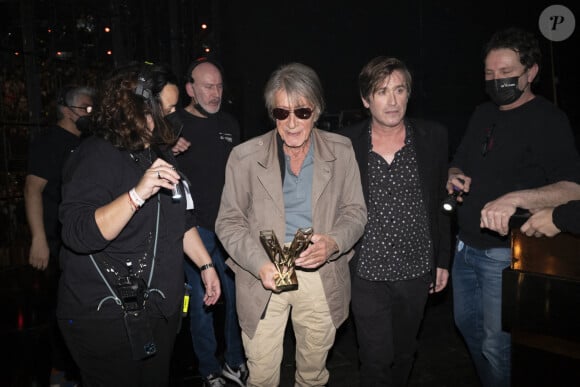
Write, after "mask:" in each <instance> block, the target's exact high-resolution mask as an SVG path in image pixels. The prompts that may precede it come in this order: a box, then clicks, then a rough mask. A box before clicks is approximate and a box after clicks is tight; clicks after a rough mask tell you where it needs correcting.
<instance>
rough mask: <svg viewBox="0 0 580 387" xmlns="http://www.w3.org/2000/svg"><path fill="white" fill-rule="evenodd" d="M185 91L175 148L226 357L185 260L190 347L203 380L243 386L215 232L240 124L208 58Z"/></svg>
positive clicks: (229, 291) (194, 68)
mask: <svg viewBox="0 0 580 387" xmlns="http://www.w3.org/2000/svg"><path fill="white" fill-rule="evenodd" d="M185 90H186V92H187V95H188V96H189V97H190V98H191V100H190V102H189V104H188V105H187V106H186V107H185V109H179V110H178V111H177V112H176V114H177V115H178V117H179V118H180V119H181V122H182V123H183V129H182V131H181V137H180V139H179V140H178V142H177V144H176V145H175V146H174V147H173V152H174V154H176V155H177V161H178V162H179V166H180V169H181V170H182V171H183V173H185V175H186V176H187V177H188V178H189V180H190V181H191V182H192V192H191V193H192V196H193V200H194V202H195V211H196V216H197V220H198V222H199V225H198V231H199V234H200V236H201V239H202V240H203V243H204V245H205V247H206V249H207V251H208V252H209V254H210V256H211V258H212V261H213V264H214V266H215V268H216V270H217V272H218V274H219V276H220V280H221V284H222V295H223V301H224V304H225V306H224V307H225V316H224V318H225V322H224V338H225V353H224V358H225V362H224V364H223V366H222V364H221V363H220V361H219V360H218V358H217V357H216V356H217V354H216V351H217V339H216V335H215V332H214V321H213V316H214V310H213V309H212V308H207V307H204V305H203V302H202V300H203V286H202V282H201V277H200V273H199V270H198V269H197V268H196V267H194V266H193V265H192V264H191V263H190V262H188V261H187V260H186V261H185V263H184V265H185V274H186V277H187V282H188V284H189V286H190V287H191V290H190V292H191V294H190V301H189V313H190V316H191V319H190V331H191V337H192V342H193V349H194V352H195V354H196V357H197V359H198V368H199V373H200V375H201V377H202V379H203V385H204V386H208V387H220V386H225V384H226V381H225V380H224V378H227V379H229V380H231V381H232V382H234V383H236V384H237V385H239V386H245V382H246V379H247V377H248V371H247V368H246V359H245V356H244V348H243V345H242V339H241V336H240V326H239V323H238V318H237V313H236V299H235V288H234V278H233V273H232V272H231V270H230V269H229V268H227V266H226V265H225V252H224V250H223V247H222V245H221V243H220V242H219V240H218V239H217V237H216V234H215V226H214V225H215V220H216V217H217V213H218V209H219V204H220V198H221V194H222V188H223V185H224V181H225V169H226V163H227V160H228V156H229V154H230V151H231V150H232V148H233V147H234V146H235V145H237V144H239V142H240V129H239V126H238V123H237V121H236V120H235V119H234V117H232V116H231V115H230V114H228V113H226V112H223V111H221V110H220V108H221V104H222V96H223V79H222V72H221V67H220V66H219V64H218V63H217V62H215V61H213V60H212V59H209V58H198V59H196V60H194V61H193V62H192V63H191V64H190V65H189V68H188V71H187V73H186V84H185Z"/></svg>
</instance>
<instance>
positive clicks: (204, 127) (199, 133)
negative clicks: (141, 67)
mask: <svg viewBox="0 0 580 387" xmlns="http://www.w3.org/2000/svg"><path fill="white" fill-rule="evenodd" d="M178 114H179V116H180V117H181V120H182V122H183V130H182V132H181V136H183V137H184V138H185V139H186V140H188V141H189V142H191V146H190V147H189V149H188V150H186V151H185V152H183V153H182V154H180V155H179V156H177V161H178V163H179V169H180V170H181V171H182V172H183V173H184V174H185V175H186V176H187V177H188V178H189V179H190V180H191V183H192V187H191V195H192V197H193V201H194V206H195V212H196V217H197V221H198V222H199V225H200V226H201V227H204V228H207V229H209V230H211V231H214V229H215V220H216V217H217V213H218V210H219V206H220V201H221V197H222V190H223V187H224V182H225V170H226V163H227V161H228V157H229V154H230V152H231V150H232V148H233V147H234V146H236V145H238V144H239V143H240V128H239V126H238V123H237V122H236V120H235V119H234V118H233V117H232V116H231V115H230V114H228V113H226V112H218V113H216V114H212V115H210V116H209V117H208V118H200V117H197V116H194V115H193V114H191V113H189V112H188V111H187V110H185V109H180V110H178ZM216 171H222V173H216Z"/></svg>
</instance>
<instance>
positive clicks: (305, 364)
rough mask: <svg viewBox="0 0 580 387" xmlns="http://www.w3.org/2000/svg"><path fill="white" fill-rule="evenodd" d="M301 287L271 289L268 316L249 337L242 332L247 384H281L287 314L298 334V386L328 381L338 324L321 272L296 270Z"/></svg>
mask: <svg viewBox="0 0 580 387" xmlns="http://www.w3.org/2000/svg"><path fill="white" fill-rule="evenodd" d="M297 277H298V290H294V291H287V292H282V293H272V297H271V298H270V302H269V303H268V308H267V310H266V314H265V317H264V318H263V319H262V320H260V322H259V324H258V328H257V330H256V334H255V335H254V337H253V338H252V339H250V338H249V337H248V336H247V335H246V334H244V333H242V340H243V342H244V348H245V350H246V357H247V358H248V369H249V371H250V376H249V378H248V381H247V386H248V387H273V386H278V385H280V365H281V363H282V357H283V354H284V348H283V346H284V332H285V330H286V323H287V322H288V315H290V316H291V318H292V327H293V329H294V334H295V337H296V375H295V380H296V381H295V386H300V387H313V386H323V385H325V384H326V383H328V379H329V372H328V370H327V369H326V359H327V357H328V352H329V351H330V348H331V347H332V345H333V344H334V338H335V336H336V328H335V326H334V324H333V323H332V319H331V317H330V311H329V309H328V303H327V302H326V297H325V295H324V289H323V288H322V281H321V279H320V275H319V274H318V272H304V271H301V270H298V271H297Z"/></svg>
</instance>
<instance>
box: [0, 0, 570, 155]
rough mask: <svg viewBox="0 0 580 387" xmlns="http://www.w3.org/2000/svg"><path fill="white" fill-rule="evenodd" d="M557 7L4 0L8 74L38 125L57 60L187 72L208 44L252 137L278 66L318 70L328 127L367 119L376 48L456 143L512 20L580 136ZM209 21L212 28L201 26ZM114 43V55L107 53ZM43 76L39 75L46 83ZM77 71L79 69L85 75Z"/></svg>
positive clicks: (453, 2)
mask: <svg viewBox="0 0 580 387" xmlns="http://www.w3.org/2000/svg"><path fill="white" fill-rule="evenodd" d="M557 3H558V4H562V5H565V6H566V7H568V8H569V9H570V10H571V11H572V13H574V14H577V13H578V11H580V8H579V6H578V4H577V2H573V1H569V0H567V1H558V2H557ZM553 4H554V3H553V2H550V1H540V0H530V1H509V0H506V1H498V0H487V1H478V2H473V1H462V0H450V1H438V0H435V1H431V0H407V1H401V0H399V1H386V0H384V1H368V0H358V1H353V0H342V1H330V0H321V1H312V0H311V1H304V0H295V1H292V2H277V1H260V2H253V1H234V0H198V1H193V0H190V1H184V0H168V1H158V0H156V1H153V0H142V1H141V0H103V1H87V0H20V1H14V0H0V15H1V16H0V19H2V20H3V22H2V23H1V26H0V31H1V32H2V35H1V37H0V47H1V51H0V55H1V57H2V65H1V66H2V70H3V71H2V73H3V74H4V75H5V76H7V75H8V74H13V73H14V72H16V73H18V74H20V75H21V76H22V78H23V80H24V82H25V84H26V87H27V94H28V97H29V98H28V99H29V101H28V105H29V106H28V107H29V111H30V114H29V115H28V117H31V118H32V121H33V124H34V123H35V122H34V121H35V117H37V118H36V120H38V121H40V122H41V123H43V122H47V121H49V119H50V114H49V113H45V114H42V113H36V112H34V109H37V110H41V111H45V110H47V106H49V104H50V103H51V96H52V95H53V93H54V90H42V89H43V88H46V87H45V83H46V80H45V79H49V80H50V81H49V82H48V84H49V88H53V89H56V88H57V86H59V85H60V84H61V83H66V82H68V81H70V76H69V77H68V78H67V76H64V75H63V73H66V72H64V71H63V70H62V69H61V68H59V66H60V67H71V68H73V67H77V68H85V69H86V68H91V69H95V70H94V71H98V72H103V73H104V72H105V71H106V70H109V69H110V68H112V67H114V66H115V65H118V64H121V63H123V62H126V61H128V60H133V59H136V60H150V61H153V62H156V61H160V62H166V63H169V64H170V65H171V66H172V67H173V69H174V70H175V71H176V73H178V74H182V73H183V72H184V69H185V68H186V67H187V64H188V62H189V61H190V60H191V59H193V58H195V57H199V56H204V55H207V53H206V52H205V51H204V50H205V49H206V48H207V49H209V50H210V55H214V56H216V57H217V59H218V60H220V61H221V62H222V63H223V65H224V68H225V80H226V83H227V103H226V104H225V105H224V108H225V109H227V110H230V111H232V112H233V113H234V114H235V115H236V116H237V118H238V119H239V121H240V123H241V125H242V129H243V134H244V137H245V138H249V137H253V136H255V135H258V134H260V133H262V132H264V131H266V130H268V129H270V128H271V127H272V124H271V123H270V122H269V121H268V119H267V116H266V112H265V109H264V103H263V99H262V90H263V87H264V84H265V82H266V79H267V78H268V76H269V75H270V73H271V72H272V71H273V70H274V69H275V68H276V67H277V66H279V65H280V64H283V63H287V62H291V61H299V62H303V63H305V64H308V65H310V66H311V67H313V68H314V69H315V70H316V71H317V72H318V74H319V75H320V77H321V79H322V82H323V85H324V88H325V96H326V100H327V112H326V113H327V114H326V121H327V125H328V128H330V129H331V130H332V129H334V128H336V127H337V125H338V124H339V119H340V118H342V117H344V119H345V120H347V119H348V117H355V118H356V117H360V116H357V115H356V114H357V112H359V111H360V109H361V107H362V106H361V103H360V100H359V97H358V92H357V75H358V72H359V70H360V68H361V67H362V66H363V65H364V64H365V63H366V62H367V61H368V60H369V59H371V58H372V57H374V56H376V55H390V56H397V57H399V58H401V59H403V60H404V61H406V62H407V64H408V65H409V67H410V68H411V70H412V73H413V76H414V90H413V93H412V96H411V102H410V107H409V114H410V115H415V116H422V117H425V118H429V119H434V120H437V121H440V122H442V123H443V124H445V125H446V126H447V127H448V129H449V135H450V152H452V151H453V150H454V148H455V147H456V145H457V143H458V142H459V140H460V138H461V135H462V133H463V130H464V128H465V126H466V124H467V120H468V118H469V115H470V114H471V112H472V110H473V108H474V107H475V105H476V104H478V103H480V102H482V101H483V100H485V98H486V97H485V94H484V91H483V65H482V57H481V47H482V46H483V44H484V43H485V42H486V41H487V39H488V38H489V37H490V36H491V34H492V33H493V32H494V31H495V30H497V29H499V28H503V27H507V26H512V25H515V26H521V27H524V28H527V29H530V30H533V31H534V32H536V33H537V35H538V37H539V38H540V40H541V43H542V48H543V53H544V61H543V66H542V69H541V74H540V76H541V84H540V85H538V86H536V87H535V90H536V92H539V93H540V94H543V95H544V96H546V97H547V98H549V99H551V100H553V101H555V102H556V103H557V104H558V105H559V106H560V107H561V108H562V109H563V110H564V111H566V112H567V113H568V115H569V117H570V119H571V121H572V124H573V126H574V128H575V132H576V133H578V127H579V117H578V113H577V110H578V108H577V107H578V102H579V97H578V92H577V88H578V86H579V85H580V80H579V72H578V70H577V64H576V61H575V60H573V59H572V58H573V57H574V54H575V51H577V50H578V48H580V44H579V43H580V40H579V37H578V31H577V30H576V31H575V32H574V33H573V34H572V36H571V37H570V38H568V39H567V40H565V41H562V42H554V43H551V42H550V41H548V40H547V39H546V38H544V37H543V36H542V35H541V34H540V31H539V28H538V19H539V15H540V13H541V12H542V10H544V9H545V8H546V7H547V6H549V5H553ZM202 23H207V25H208V28H207V29H202V28H201V25H202ZM105 26H109V27H112V29H111V32H108V33H105V32H103V31H104V27H105ZM48 30H50V33H47V31H48ZM108 49H111V50H112V51H111V54H110V55H106V54H105V52H106V50H108ZM16 51H19V55H18V56H15V55H14V52H16ZM57 52H60V56H59V54H56V53H57ZM51 66H52V67H51ZM55 66H56V69H55ZM35 73H40V74H41V75H40V77H41V79H40V81H39V80H38V79H37V78H38V76H35V75H34V74H35ZM75 74H76V77H77V78H79V77H81V76H82V75H79V74H82V72H77V73H75ZM35 77H36V79H35ZM101 78H102V76H101V74H99V75H98V76H95V75H94V74H92V75H91V78H90V79H89V81H91V82H93V83H97V84H98V81H99V79H101ZM81 81H82V79H81ZM39 89H40V90H39ZM38 95H41V96H43V97H42V100H40V101H39V100H38V99H39V98H40V97H38ZM182 95H185V93H182ZM35 101H36V103H35ZM352 111H354V112H352ZM341 112H343V113H342V115H341V114H340V113H341ZM546 133H549V128H546ZM577 137H578V136H577Z"/></svg>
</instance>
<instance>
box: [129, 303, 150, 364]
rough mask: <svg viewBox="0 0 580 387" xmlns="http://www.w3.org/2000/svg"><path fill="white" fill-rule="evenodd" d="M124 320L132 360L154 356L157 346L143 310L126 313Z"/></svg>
mask: <svg viewBox="0 0 580 387" xmlns="http://www.w3.org/2000/svg"><path fill="white" fill-rule="evenodd" d="M124 318H125V329H126V330H127V336H128V337H129V342H130V343H131V351H132V352H133V359H134V360H141V359H145V358H147V357H149V356H152V355H154V354H155V353H156V352H157V346H156V345H155V341H154V339H153V330H152V329H151V325H150V324H149V318H148V317H147V312H146V311H145V309H141V310H139V311H127V312H125V315H124Z"/></svg>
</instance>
